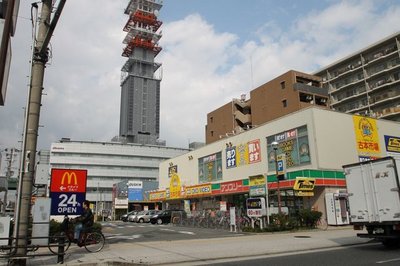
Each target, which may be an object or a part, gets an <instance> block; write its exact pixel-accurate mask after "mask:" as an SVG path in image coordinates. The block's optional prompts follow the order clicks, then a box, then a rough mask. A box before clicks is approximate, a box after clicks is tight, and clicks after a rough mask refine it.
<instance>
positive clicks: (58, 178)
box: [50, 169, 87, 193]
mask: <svg viewBox="0 0 400 266" xmlns="http://www.w3.org/2000/svg"><path fill="white" fill-rule="evenodd" d="M86 178H87V170H76V169H51V182H50V192H64V193H67V192H86Z"/></svg>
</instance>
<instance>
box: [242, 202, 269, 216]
mask: <svg viewBox="0 0 400 266" xmlns="http://www.w3.org/2000/svg"><path fill="white" fill-rule="evenodd" d="M246 208H247V216H249V217H261V216H265V215H267V209H266V207H265V198H248V199H247V200H246Z"/></svg>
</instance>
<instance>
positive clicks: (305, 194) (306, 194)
mask: <svg viewBox="0 0 400 266" xmlns="http://www.w3.org/2000/svg"><path fill="white" fill-rule="evenodd" d="M294 195H295V196H297V197H313V196H314V191H301V190H299V191H295V192H294Z"/></svg>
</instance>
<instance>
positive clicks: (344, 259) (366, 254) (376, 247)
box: [207, 242, 400, 266]
mask: <svg viewBox="0 0 400 266" xmlns="http://www.w3.org/2000/svg"><path fill="white" fill-rule="evenodd" d="M399 251H400V248H394V249H387V248H385V247H383V245H382V244H380V243H375V242H373V243H368V244H361V245H356V246H349V247H340V248H328V249H324V250H322V251H318V250H311V251H306V252H293V253H290V252H288V253H284V254H279V255H272V256H265V257H263V258H257V259H250V260H249V259H235V260H231V261H229V260H225V262H221V263H213V262H211V263H210V262H208V263H207V264H211V265H220V266H228V265H229V266H235V265H253V266H258V265H259V266H261V265H285V266H291V265H293V266H303V265H304V266H314V265H315V266H320V265H330V266H331V265H332V266H336V265H337V266H342V265H346V266H350V265H376V264H382V265H399V264H400V253H399Z"/></svg>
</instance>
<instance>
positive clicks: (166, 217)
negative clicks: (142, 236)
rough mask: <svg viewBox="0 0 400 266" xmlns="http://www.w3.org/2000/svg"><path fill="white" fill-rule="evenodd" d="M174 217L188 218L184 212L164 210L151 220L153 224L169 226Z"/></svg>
mask: <svg viewBox="0 0 400 266" xmlns="http://www.w3.org/2000/svg"><path fill="white" fill-rule="evenodd" d="M172 217H180V218H186V217H187V214H186V212H185V211H184V210H164V211H162V212H160V213H158V214H156V215H154V216H153V217H151V218H150V223H152V224H168V223H170V222H171V218H172Z"/></svg>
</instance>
